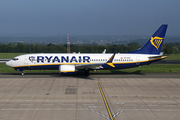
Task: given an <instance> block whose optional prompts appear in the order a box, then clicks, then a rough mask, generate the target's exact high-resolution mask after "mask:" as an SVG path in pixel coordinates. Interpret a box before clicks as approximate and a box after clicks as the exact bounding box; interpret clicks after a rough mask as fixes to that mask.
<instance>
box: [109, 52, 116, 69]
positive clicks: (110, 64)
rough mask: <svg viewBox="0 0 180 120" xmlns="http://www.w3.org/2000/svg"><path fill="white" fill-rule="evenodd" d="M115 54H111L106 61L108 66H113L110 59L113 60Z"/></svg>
mask: <svg viewBox="0 0 180 120" xmlns="http://www.w3.org/2000/svg"><path fill="white" fill-rule="evenodd" d="M115 54H116V53H114V54H113V55H112V56H111V58H110V59H109V60H108V61H107V64H108V65H109V66H111V67H115V66H114V65H113V64H112V61H113V59H114V56H115Z"/></svg>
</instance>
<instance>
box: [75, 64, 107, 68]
mask: <svg viewBox="0 0 180 120" xmlns="http://www.w3.org/2000/svg"><path fill="white" fill-rule="evenodd" d="M103 64H105V63H95V64H81V65H76V68H77V69H84V68H88V69H100V68H103V67H102V66H101V65H103Z"/></svg>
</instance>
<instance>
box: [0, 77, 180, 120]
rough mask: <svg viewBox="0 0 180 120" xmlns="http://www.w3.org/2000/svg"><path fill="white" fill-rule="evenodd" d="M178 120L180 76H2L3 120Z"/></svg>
mask: <svg viewBox="0 0 180 120" xmlns="http://www.w3.org/2000/svg"><path fill="white" fill-rule="evenodd" d="M98 83H100V85H101V87H102V90H103V94H104V96H105V98H106V100H107V103H108V105H109V109H110V111H111V113H112V117H113V119H114V120H122V119H125V120H126V119H133V120H144V119H146V120H179V118H180V94H179V93H180V75H179V74H176V73H173V74H166V73H156V74H155V73H146V74H120V75H119V74H112V75H111V74H91V75H90V76H89V77H86V76H83V75H74V76H61V75H59V74H54V73H53V74H52V73H50V74H37V73H27V74H25V75H24V76H21V75H20V74H17V73H13V74H12V73H11V74H2V73H1V74H0V120H39V119H43V120H92V119H93V120H110V119H111V118H110V117H109V114H108V111H107V108H106V105H105V103H104V101H103V98H102V94H101V92H100V89H99V87H98Z"/></svg>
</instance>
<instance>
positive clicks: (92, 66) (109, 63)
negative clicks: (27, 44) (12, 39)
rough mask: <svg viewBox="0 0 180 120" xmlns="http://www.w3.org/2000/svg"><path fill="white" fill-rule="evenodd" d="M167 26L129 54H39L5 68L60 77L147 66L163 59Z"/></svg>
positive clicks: (19, 59)
mask: <svg viewBox="0 0 180 120" xmlns="http://www.w3.org/2000/svg"><path fill="white" fill-rule="evenodd" d="M166 29H167V25H166V24H163V25H161V26H160V27H159V29H158V30H157V31H156V32H155V33H154V34H153V35H152V37H151V38H150V39H149V40H148V41H147V42H146V43H145V44H144V46H143V47H141V48H140V49H138V50H135V51H132V52H129V53H123V54H122V53H117V54H116V53H108V54H106V53H104V52H103V53H102V54H99V53H98V54H92V53H89V54H87V53H85V54H80V53H79V54H73V53H72V54H71V53H57V54H55V53H54V54H51V53H42V54H25V55H20V56H17V57H15V58H13V59H12V60H10V61H8V62H6V65H8V66H10V67H12V68H14V69H15V70H17V71H21V72H22V75H24V72H23V71H24V70H37V69H38V70H46V69H48V70H49V69H54V70H59V72H60V73H61V74H68V73H75V72H76V71H78V70H84V71H85V75H87V76H88V75H89V70H99V69H124V68H131V67H137V66H142V65H149V64H151V63H152V62H155V61H159V60H162V59H164V58H166V56H163V55H162V54H161V48H162V44H163V41H164V37H165V33H166Z"/></svg>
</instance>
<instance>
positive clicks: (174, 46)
mask: <svg viewBox="0 0 180 120" xmlns="http://www.w3.org/2000/svg"><path fill="white" fill-rule="evenodd" d="M141 46H142V45H140V44H139V43H137V42H131V43H129V44H121V45H117V44H111V45H88V44H87V45H75V44H71V52H77V53H78V52H81V53H101V52H103V50H104V49H106V50H107V53H127V52H130V51H134V50H137V49H139V48H140V47H141ZM161 51H163V52H164V54H177V53H180V43H165V44H164V45H163V47H162V50H161ZM0 52H1V53H67V44H63V45H62V44H52V43H49V44H23V43H17V44H12V43H9V44H0Z"/></svg>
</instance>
